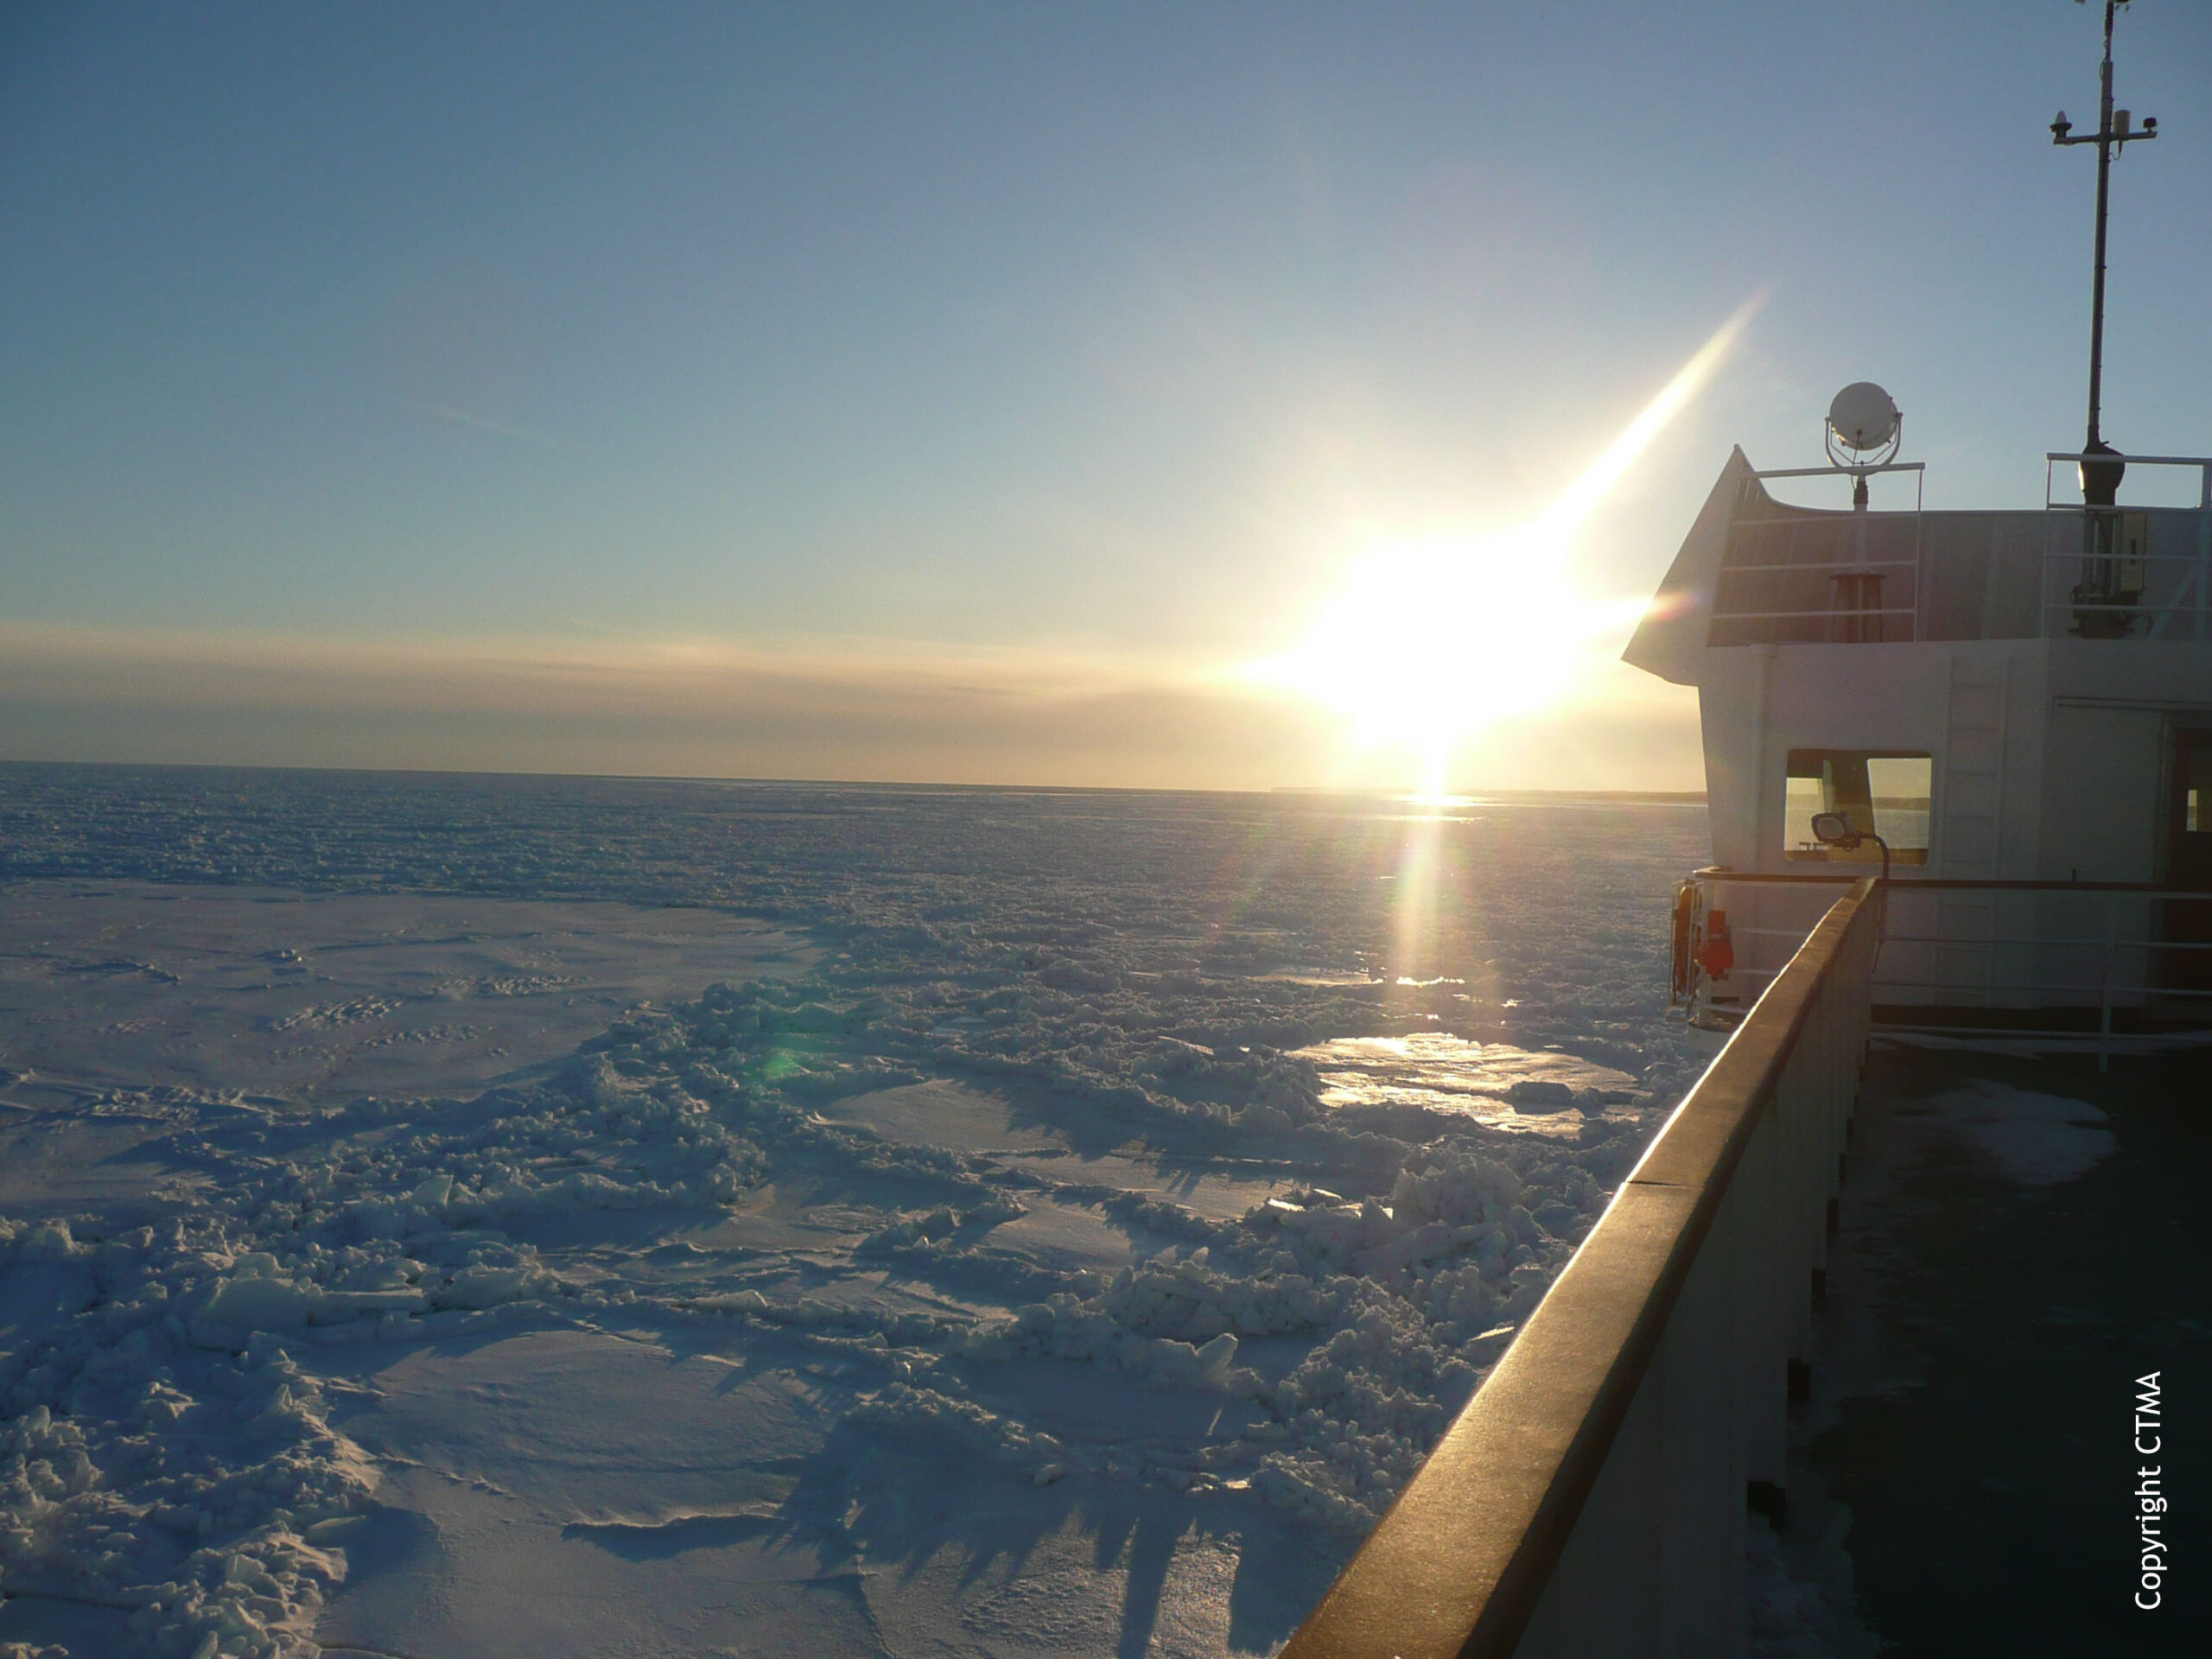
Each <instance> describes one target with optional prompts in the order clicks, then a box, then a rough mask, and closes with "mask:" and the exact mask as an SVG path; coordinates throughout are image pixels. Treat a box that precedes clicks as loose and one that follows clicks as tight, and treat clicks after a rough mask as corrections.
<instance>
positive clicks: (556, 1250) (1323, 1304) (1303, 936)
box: [0, 767, 1704, 1659]
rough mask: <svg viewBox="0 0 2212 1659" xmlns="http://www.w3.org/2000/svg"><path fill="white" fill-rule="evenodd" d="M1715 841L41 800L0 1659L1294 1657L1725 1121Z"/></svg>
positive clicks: (238, 798)
mask: <svg viewBox="0 0 2212 1659" xmlns="http://www.w3.org/2000/svg"><path fill="white" fill-rule="evenodd" d="M1703 836H1704V820H1703V817H1702V814H1701V813H1698V812H1695V811H1693V810H1682V809H1671V808H1653V807H1641V808H1638V807H1619V806H1604V807H1596V806H1593V807H1575V808H1562V807H1543V806H1528V805H1518V806H1504V805H1494V806H1474V807H1466V808H1461V809H1452V810H1441V811H1435V812H1429V811H1408V810H1407V809H1406V808H1405V807H1404V806H1403V805H1402V804H1392V803H1383V802H1368V801H1357V800H1350V799H1332V798H1306V797H1292V798H1250V797H1244V798H1238V797H1198V796H1173V795H1166V796H1163V795H1113V794H1076V793H1035V794H1023V793H1014V792H1006V791H921V790H913V791H907V790H889V789H842V790H840V789H831V788H817V787H801V786H788V787H770V786H734V785H733V786H725V785H658V784H644V783H606V782H595V781H563V780H537V779H518V780H499V779H444V778H428V777H425V778H411V777H399V776H368V775H352V776H347V775H331V776H315V775H310V774H282V773H262V774H254V773H224V772H150V771H147V772H131V771H124V770H108V769H95V768H84V769H69V768H33V767H10V768H0V846H4V847H5V848H6V849H7V852H6V858H7V874H8V876H9V878H10V887H9V888H8V890H7V892H6V893H5V896H4V903H3V904H0V1064H3V1065H5V1067H6V1068H7V1070H6V1071H5V1072H4V1073H0V1216H4V1217H6V1219H5V1220H4V1221H0V1588H4V1590H5V1592H6V1594H7V1597H8V1599H7V1600H6V1601H5V1602H4V1603H0V1644H4V1643H8V1642H16V1643H24V1644H27V1645H28V1647H29V1649H30V1650H33V1651H35V1650H36V1649H38V1647H40V1646H41V1644H44V1645H46V1646H48V1647H49V1648H51V1647H54V1646H60V1647H62V1648H64V1649H66V1650H67V1651H68V1652H70V1653H73V1654H96V1653H109V1652H113V1653H133V1652H136V1653H143V1654H149V1655H160V1656H177V1659H207V1656H210V1655H214V1654H227V1655H244V1654H251V1655H257V1656H274V1655H291V1654H307V1653H312V1652H314V1651H315V1648H316V1646H317V1644H321V1646H323V1647H325V1648H326V1649H328V1650H329V1651H331V1652H333V1653H345V1652H348V1651H363V1652H385V1653H437V1654H441V1655H473V1654H484V1655H491V1654H500V1653H513V1652H523V1651H527V1652H531V1653H533V1654H548V1655H551V1654H565V1653H575V1654H580V1655H581V1654H596V1653H603V1652H607V1651H614V1650H620V1651H628V1652H636V1653H640V1654H652V1653H667V1654H678V1653H683V1654H699V1653H713V1652H717V1651H723V1652H735V1651H765V1650H769V1649H815V1650H836V1651H844V1650H851V1651H856V1652H869V1651H884V1652H906V1651H912V1650H918V1649H925V1648H941V1649H946V1650H950V1651H957V1652H963V1653H976V1654H1009V1655H1011V1654H1021V1653H1030V1652H1045V1651H1052V1652H1063V1653H1065V1652H1100V1653H1103V1652H1109V1651H1110V1652H1115V1653H1120V1654H1137V1653H1144V1652H1162V1653H1190V1654H1219V1653H1226V1652H1245V1651H1266V1650H1269V1649H1272V1648H1274V1646H1276V1645H1278V1644H1279V1643H1281V1640H1282V1639H1283V1638H1284V1637H1286V1636H1287V1634H1288V1632H1289V1631H1290V1630H1291V1629H1292V1628H1293V1627H1294V1624H1295V1623H1296V1621H1297V1620H1298V1618H1300V1617H1301V1616H1302V1615H1303V1613H1304V1612H1305V1611H1306V1610H1307V1608H1309V1607H1310V1606H1311V1605H1312V1603H1313V1600H1314V1599H1315V1598H1316V1597H1317V1596H1318V1595H1319V1592H1320V1591H1321V1589H1322V1588H1323V1587H1325V1585H1326V1583H1327V1581H1328V1579H1329V1577H1330V1575H1331V1574H1332V1572H1333V1571H1334V1569H1335V1567H1336V1566H1337V1565H1338V1564H1339V1563H1340V1562H1341V1560H1343V1559H1344V1555H1345V1554H1346V1553H1347V1551H1348V1550H1349V1548H1351V1546H1352V1545H1353V1544H1354V1543H1356V1542H1357V1539H1358V1538H1359V1536H1360V1535H1362V1534H1363V1531H1364V1529H1366V1528H1368V1527H1369V1526H1370V1525H1371V1524H1372V1523H1373V1522H1374V1520H1375V1518H1376V1516H1378V1515H1379V1514H1380V1513H1381V1511H1382V1510H1383V1508H1384V1507H1385V1506H1387V1504H1388V1503H1389V1499H1390V1498H1391V1497H1392V1496H1394V1495H1395V1492H1396V1491H1397V1490H1398V1489H1399V1487H1400V1486H1401V1485H1402V1483H1403V1481H1404V1480H1405V1478H1407V1476H1408V1474H1409V1473H1410V1472H1411V1471H1412V1470H1413V1468H1414V1466H1415V1465H1417V1464H1418V1462H1419V1460H1420V1459H1421V1456H1422V1455H1423V1454H1424V1453H1425V1452H1426V1451H1427V1448H1428V1446H1430V1445H1431V1444H1433V1440H1434V1437H1435V1435H1436V1434H1437V1433H1438V1432H1439V1431H1440V1429H1441V1427H1443V1425H1444V1424H1445V1423H1446V1421H1448V1420H1449V1418H1450V1415H1451V1414H1452V1412H1453V1411H1454V1410H1455V1409H1456V1408H1458V1406H1459V1403H1460V1402H1463V1401H1464V1400H1465V1398H1466V1396H1467V1395H1468V1394H1469V1393H1470V1392H1471V1390H1472V1389H1473V1388H1474V1387H1475V1386H1476V1384H1477V1383H1478V1381H1479V1379H1480V1377H1481V1376H1482V1375H1483V1374H1484V1371H1485V1370H1486V1369H1487V1367H1488V1366H1489V1365H1490V1364H1491V1363H1494V1362H1495V1360H1496V1358H1497V1355H1498V1353H1499V1352H1501V1351H1503V1345H1504V1344H1505V1343H1506V1342H1507V1341H1508V1340H1510V1335H1511V1332H1512V1330H1513V1328H1514V1327H1515V1326H1516V1325H1517V1323H1518V1322H1519V1321H1520V1320H1521V1319H1523V1318H1524V1317H1525V1316H1526V1314H1527V1313H1528V1312H1529V1310H1530V1308H1532V1307H1533V1306H1534V1305H1535V1302H1536V1300H1538V1299H1539V1298H1540V1297H1541V1294H1542V1293H1543V1290H1544V1288H1545V1287H1546V1286H1547V1285H1548V1283H1549V1281H1550V1279H1551V1277H1552V1276H1553V1275H1554V1274H1555V1273H1556V1271H1557V1269H1558V1268H1559V1267H1560V1265H1561V1264H1562V1263H1563V1262H1564V1261H1565V1259H1566V1257H1567V1255H1568V1254H1569V1253H1570V1252H1571V1250H1572V1249H1573V1244H1574V1243H1575V1242H1576V1241H1577V1240H1579V1239H1580V1236H1582V1234H1583V1233H1584V1232H1585V1231H1586V1230H1587V1227H1588V1225H1589V1224H1590V1222H1591V1221H1592V1218H1593V1217H1595V1216H1596V1214H1597V1213H1598V1212H1599V1210H1600V1209H1602V1207H1603V1205H1604V1204H1605V1200H1606V1198H1607V1196H1608V1194H1609V1192H1610V1191H1611V1187H1612V1185H1613V1184H1614V1183H1615V1182H1616V1181H1617V1180H1618V1178H1619V1176H1620V1175H1621V1174H1622V1173H1624V1171H1625V1170H1626V1168H1627V1167H1628V1166H1630V1163H1631V1162H1632V1161H1633V1160H1634V1158H1635V1156H1636V1155H1637V1152H1638V1151H1639V1150H1640V1148H1641V1147H1642V1145H1643V1141H1644V1140H1645V1139H1646V1138H1647V1137H1648V1135H1649V1131H1650V1129H1651V1128H1653V1127H1654V1126H1655V1125H1656V1121H1657V1118H1658V1116H1659V1115H1660V1111H1661V1109H1662V1108H1664V1107H1665V1106H1667V1105H1669V1104H1670V1103H1672V1101H1673V1099H1674V1098H1675V1096H1676V1095H1677V1094H1678V1093H1679V1091H1680V1089H1681V1086H1682V1084H1684V1083H1686V1082H1687V1080H1688V1077H1689V1076H1690V1074H1691V1071H1692V1069H1693V1068H1694V1065H1696V1064H1697V1058H1698V1057H1697V1054H1696V1052H1695V1050H1694V1048H1693V1046H1692V1045H1691V1040H1690V1039H1688V1037H1687V1036H1686V1034H1685V1033H1682V1032H1681V1030H1680V1029H1679V1028H1676V1027H1669V1026H1667V1025H1665V1024H1664V1023H1663V1022H1662V1020H1661V1019H1660V1017H1659V1003H1660V986H1661V984H1662V973H1663V967H1664V961H1663V952H1664V937H1663V919H1664V899H1665V898H1666V895H1667V893H1668V891H1669V884H1670V882H1671V880H1673V878H1674V877H1675V875H1676V874H1679V872H1680V871H1681V869H1682V868H1688V866H1690V865H1692V864H1694V863H1696V862H1698V861H1700V858H1701V856H1702V852H1703V848H1702V845H1701V843H1702V841H1703Z"/></svg>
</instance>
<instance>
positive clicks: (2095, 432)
mask: <svg viewBox="0 0 2212 1659" xmlns="http://www.w3.org/2000/svg"><path fill="white" fill-rule="evenodd" d="M2075 3H2077V4H2079V3H2081V0H2075ZM2126 3H2127V0H2105V61H2104V72H2103V76H2102V79H2101V99H2100V103H2099V106H2098V120H2097V130H2096V131H2095V132H2094V134H2092V133H2086V132H2085V133H2083V134H2082V135H2081V136H2080V137H2069V132H2070V131H2071V130H2072V127H2073V123H2071V122H2070V121H2069V120H2068V119H2067V118H2066V111H2063V110H2061V111H2059V112H2058V118H2057V119H2056V121H2053V122H2052V123H2051V124H2050V141H2051V143H2054V144H2094V145H2095V146H2096V147H2097V264H2096V277H2095V281H2094V284H2093V286H2092V288H2091V289H2090V302H2089V435H2088V442H2085V443H2084V444H2083V445H2082V454H2085V455H2107V454H2108V455H2112V456H2113V460H2111V461H2083V462H2082V499H2084V500H2085V501H2087V502H2088V503H2089V504H2090V505H2093V506H2107V507H2108V506H2111V505H2113V502H2114V501H2115V500H2116V499H2118V497H2119V493H2120V475H2121V474H2123V473H2125V472H2126V470H2127V469H2126V463H2124V462H2122V461H2120V459H2119V456H2118V452H2116V451H2115V450H2113V448H2111V447H2110V446H2109V445H2107V443H2106V442H2105V441H2104V434H2103V433H2102V432H2101V431H2100V430H2099V429H2098V414H2099V405H2100V404H2101V402H2102V400H2103V391H2104V373H2105V213H2106V208H2107V204H2108V203H2109V201H2110V200H2111V195H2112V158H2113V156H2114V155H2115V154H2117V153H2118V152H2119V151H2120V150H2121V149H2125V148H2126V146H2128V145H2129V144H2131V143H2134V142H2136V141H2137V140H2138V139H2141V138H2155V137H2158V117H2156V116H2154V115H2146V116H2145V117H2144V118H2143V124H2142V126H2141V127H2139V128H2131V127H2130V125H2129V124H2128V111H2126V110H2114V109H2113V106H2112V21H2113V12H2114V11H2115V10H2118V9H2119V8H2120V6H2123V5H2126Z"/></svg>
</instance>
